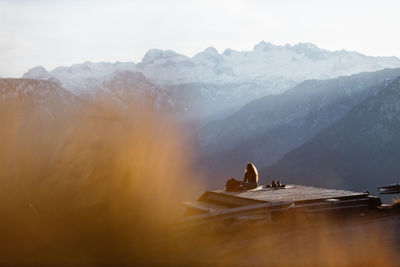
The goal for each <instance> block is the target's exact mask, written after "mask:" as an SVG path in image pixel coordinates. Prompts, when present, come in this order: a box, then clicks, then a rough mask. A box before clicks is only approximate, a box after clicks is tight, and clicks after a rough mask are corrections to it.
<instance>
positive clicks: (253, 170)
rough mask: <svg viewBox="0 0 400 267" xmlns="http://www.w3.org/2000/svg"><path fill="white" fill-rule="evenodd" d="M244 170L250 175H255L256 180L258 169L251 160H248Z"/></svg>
mask: <svg viewBox="0 0 400 267" xmlns="http://www.w3.org/2000/svg"><path fill="white" fill-rule="evenodd" d="M246 172H248V173H250V174H251V175H252V176H255V177H256V182H258V171H257V168H256V166H254V164H253V163H252V162H248V163H247V166H246Z"/></svg>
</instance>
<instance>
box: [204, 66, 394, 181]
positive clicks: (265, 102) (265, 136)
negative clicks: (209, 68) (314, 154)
mask: <svg viewBox="0 0 400 267" xmlns="http://www.w3.org/2000/svg"><path fill="white" fill-rule="evenodd" d="M399 75H400V69H386V70H383V71H377V72H372V73H361V74H356V75H352V76H348V77H340V78H336V79H331V80H309V81H305V82H303V83H301V84H300V85H298V86H296V87H294V88H292V89H290V90H289V91H287V92H285V93H283V94H281V95H276V96H267V97H263V98H260V99H257V100H255V101H252V102H250V103H249V104H247V105H245V106H244V107H243V108H241V109H240V110H239V111H238V112H236V113H234V114H233V115H232V116H230V117H229V118H227V119H225V120H222V121H216V122H213V123H210V124H208V125H207V126H206V127H204V128H203V129H202V130H201V131H200V133H199V135H198V142H199V147H200V154H201V159H200V161H201V164H202V165H203V166H205V167H206V168H207V169H208V170H210V171H211V172H212V173H214V174H216V175H217V176H221V177H227V176H235V175H237V174H238V173H241V172H242V169H243V166H244V164H245V163H246V162H247V161H253V162H254V163H255V164H256V166H268V165H270V164H273V163H274V162H276V161H277V160H279V159H280V158H281V157H283V156H284V155H285V154H286V153H287V152H289V151H291V150H293V149H295V148H296V147H298V146H300V145H302V144H303V143H304V142H306V141H307V140H309V139H310V138H312V137H313V136H315V135H316V134H317V133H318V132H319V131H321V130H322V129H324V128H327V127H329V126H330V125H331V124H332V123H334V122H335V121H337V120H338V119H340V118H341V117H342V116H343V115H344V114H345V113H346V112H348V111H349V110H350V109H351V108H352V107H354V106H355V105H357V104H358V103H360V102H362V101H363V100H364V99H366V98H367V97H369V96H371V95H375V94H376V93H377V92H379V91H380V90H381V89H383V88H384V87H385V86H386V85H388V84H389V83H390V82H392V81H393V80H394V79H395V78H396V77H398V76H399Z"/></svg>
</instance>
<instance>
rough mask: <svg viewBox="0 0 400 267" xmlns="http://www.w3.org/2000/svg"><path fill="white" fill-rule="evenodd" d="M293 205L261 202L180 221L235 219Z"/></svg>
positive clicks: (203, 221) (202, 221) (191, 222)
mask: <svg viewBox="0 0 400 267" xmlns="http://www.w3.org/2000/svg"><path fill="white" fill-rule="evenodd" d="M291 207H293V202H275V203H259V204H255V205H250V206H245V207H238V208H231V209H226V210H222V211H215V212H210V213H206V214H200V215H195V216H190V217H186V218H183V219H182V220H181V221H180V223H181V224H185V225H188V226H189V225H191V226H192V225H196V224H202V223H209V222H215V221H222V220H227V219H233V218H236V217H240V216H247V215H256V214H262V213H268V212H273V211H283V210H287V209H290V208H291Z"/></svg>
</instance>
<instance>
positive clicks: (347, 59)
mask: <svg viewBox="0 0 400 267" xmlns="http://www.w3.org/2000/svg"><path fill="white" fill-rule="evenodd" d="M395 67H400V59H398V58H395V57H368V56H365V55H362V54H360V53H357V52H349V51H345V50H342V51H334V52H330V51H327V50H324V49H320V48H318V47H317V46H315V45H314V44H310V43H301V44H297V45H294V46H292V45H289V44H288V45H285V46H277V45H273V44H271V43H265V42H260V43H259V44H257V45H255V46H254V49H253V50H251V51H235V50H232V49H226V50H225V51H224V52H223V53H218V51H217V50H216V49H215V48H212V47H209V48H207V49H205V50H204V51H202V52H200V53H198V54H196V55H195V56H193V57H187V56H184V55H181V54H178V53H175V52H173V51H170V50H165V51H163V50H159V49H152V50H149V51H148V52H147V53H146V54H145V56H144V57H143V59H142V61H141V62H139V63H137V64H135V63H133V62H116V63H106V62H101V63H91V62H85V63H83V64H76V65H72V66H70V67H58V68H55V69H54V70H52V71H46V70H45V69H44V68H43V67H36V68H33V69H31V70H29V71H28V72H27V73H26V74H25V75H24V77H25V78H34V79H49V78H54V79H57V80H58V81H59V82H60V83H61V84H62V86H64V87H65V88H66V89H67V90H69V91H71V92H73V93H75V94H76V95H78V96H81V97H85V98H86V100H90V99H91V98H92V97H93V96H94V95H96V94H98V93H100V94H103V93H109V91H110V90H109V86H108V85H109V83H108V81H110V80H113V83H114V84H116V83H119V84H126V85H127V88H129V87H132V86H136V87H138V88H141V87H142V88H143V90H153V91H154V92H155V93H160V98H161V99H162V100H160V101H161V102H165V103H168V105H170V106H171V107H172V109H173V110H175V112H176V114H178V115H179V116H180V117H181V118H182V119H185V120H196V121H198V120H200V121H201V122H207V121H210V120H212V119H216V118H217V119H218V118H221V117H223V116H226V115H229V114H230V113H232V112H233V111H235V110H237V109H238V108H239V107H240V106H242V105H244V104H246V103H247V102H249V101H251V100H253V99H256V98H259V97H262V96H265V95H270V94H278V93H282V92H284V91H286V90H287V89H289V88H291V87H293V86H295V85H296V84H298V83H300V82H302V81H304V80H308V79H329V78H335V77H339V76H343V75H351V74H356V73H359V72H362V71H377V70H381V69H384V68H395ZM119 72H125V74H124V75H122V77H121V75H119V74H118V73H119ZM137 73H141V74H142V75H144V76H143V77H140V78H139V77H138V75H137ZM128 80H129V81H128ZM135 80H136V81H137V84H138V85H139V86H138V85H132V82H133V81H135ZM149 88H153V89H149ZM156 88H158V89H156ZM161 88H162V89H161ZM128 90H130V89H128ZM166 92H167V93H166Z"/></svg>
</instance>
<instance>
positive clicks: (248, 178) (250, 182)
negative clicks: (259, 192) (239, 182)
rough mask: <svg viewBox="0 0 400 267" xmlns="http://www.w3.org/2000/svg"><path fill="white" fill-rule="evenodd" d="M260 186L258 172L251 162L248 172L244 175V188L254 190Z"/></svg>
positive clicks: (247, 168)
mask: <svg viewBox="0 0 400 267" xmlns="http://www.w3.org/2000/svg"><path fill="white" fill-rule="evenodd" d="M257 186H258V172H257V169H256V166H254V164H253V163H251V162H249V163H247V166H246V172H245V173H244V178H243V188H244V189H253V188H256V187H257Z"/></svg>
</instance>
